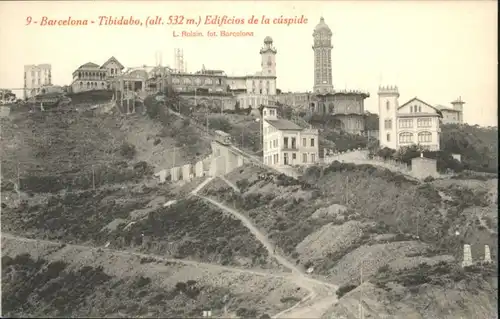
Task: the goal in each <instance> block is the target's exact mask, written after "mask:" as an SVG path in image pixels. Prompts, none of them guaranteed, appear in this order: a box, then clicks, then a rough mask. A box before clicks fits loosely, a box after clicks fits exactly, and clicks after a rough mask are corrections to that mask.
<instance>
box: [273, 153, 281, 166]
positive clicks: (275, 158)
mask: <svg viewBox="0 0 500 319" xmlns="http://www.w3.org/2000/svg"><path fill="white" fill-rule="evenodd" d="M279 162H280V158H279V157H278V154H274V164H278V163H279Z"/></svg>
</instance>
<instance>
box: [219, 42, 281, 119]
mask: <svg viewBox="0 0 500 319" xmlns="http://www.w3.org/2000/svg"><path fill="white" fill-rule="evenodd" d="M277 52H278V51H277V50H276V48H274V46H273V39H272V38H271V37H269V36H267V37H266V38H265V39H264V46H263V47H262V48H261V49H260V56H261V63H260V65H261V71H259V72H257V73H255V74H253V75H246V76H228V77H227V83H228V85H229V88H230V90H231V91H235V92H238V91H240V92H241V93H237V96H236V99H237V100H238V102H239V103H240V108H245V109H246V108H248V107H251V108H258V107H259V106H260V105H266V104H268V102H269V101H275V98H274V97H275V96H276V53H277Z"/></svg>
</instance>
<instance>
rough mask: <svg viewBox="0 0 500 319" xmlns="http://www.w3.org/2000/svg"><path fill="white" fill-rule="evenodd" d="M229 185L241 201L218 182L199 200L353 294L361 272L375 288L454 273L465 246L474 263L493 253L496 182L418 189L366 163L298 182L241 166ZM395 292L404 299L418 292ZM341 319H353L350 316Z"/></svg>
mask: <svg viewBox="0 0 500 319" xmlns="http://www.w3.org/2000/svg"><path fill="white" fill-rule="evenodd" d="M227 179H228V180H229V181H230V182H232V183H234V184H235V185H237V186H238V187H239V190H240V192H241V193H236V192H234V191H233V190H232V189H231V188H230V187H229V186H227V185H226V184H225V183H224V182H222V181H217V182H214V183H213V184H211V185H209V187H207V188H205V190H204V191H203V192H204V194H205V195H207V196H209V197H213V198H218V199H219V200H221V201H224V202H226V203H227V204H228V205H232V206H235V207H237V209H239V210H240V211H241V212H244V213H245V214H246V215H247V216H248V217H249V218H250V219H251V220H252V221H253V222H254V223H255V224H256V225H257V226H258V227H259V228H260V229H262V230H264V231H265V232H266V233H267V235H268V237H269V238H270V239H271V240H273V241H274V242H275V244H276V245H278V247H279V248H280V249H281V250H282V251H283V252H284V253H285V254H286V255H287V256H288V258H289V259H290V260H292V261H295V262H296V263H297V264H299V265H301V266H302V267H303V268H309V267H311V266H312V267H314V274H315V276H319V277H322V278H327V279H328V280H330V281H331V282H332V283H336V284H340V285H342V287H341V289H347V288H345V287H349V286H350V285H354V286H353V287H352V288H350V289H354V288H356V286H357V285H358V284H359V280H360V278H359V277H360V271H361V269H363V278H364V280H365V281H367V282H368V281H369V282H376V280H377V278H379V276H380V273H381V272H384V271H385V272H386V273H389V274H390V273H392V272H394V271H402V272H403V275H404V276H417V274H418V269H419V267H421V266H419V265H422V264H428V265H430V266H432V265H440V264H443V265H446V267H447V269H449V270H448V272H457V271H458V273H460V272H459V269H460V262H461V260H462V246H463V244H464V243H469V244H471V245H472V254H473V258H474V260H481V258H483V257H484V245H485V244H487V245H489V246H490V248H491V254H492V259H493V260H496V256H497V254H498V245H497V236H498V233H497V228H496V225H497V223H498V217H497V213H496V212H497V207H498V205H497V201H496V196H497V180H487V181H470V183H469V181H464V180H457V181H455V180H446V181H441V180H437V181H435V182H433V183H430V184H429V183H418V182H414V181H410V180H406V178H404V177H403V176H400V175H396V174H394V173H392V172H389V171H387V170H383V169H379V168H375V167H371V166H368V165H364V166H355V165H350V164H341V163H338V162H336V163H333V164H332V165H330V166H327V167H324V168H321V167H311V168H309V169H308V170H307V171H306V173H305V176H304V178H303V179H302V180H301V181H297V180H293V179H290V178H288V177H285V176H276V175H272V174H268V173H265V172H263V171H259V170H258V169H256V168H254V167H245V168H242V169H241V170H239V171H237V172H233V173H231V174H229V175H228V176H227ZM374 199H376V200H374ZM456 231H458V232H459V235H458V236H457V235H456ZM480 273H481V274H483V275H484V276H485V278H491V276H492V272H491V271H487V270H481V271H480ZM467 278H468V277H467V276H465V275H461V277H457V279H456V280H455V283H447V285H448V286H446V288H445V286H444V284H440V283H439V282H438V283H434V282H433V284H435V285H436V287H435V288H433V289H437V290H439V291H443V290H444V289H446V293H448V291H454V290H456V291H460V289H463V288H461V287H463V286H464V285H465V287H468V284H466V280H467ZM485 280H486V279H485ZM389 281H390V279H389ZM426 284H427V283H426V282H417V283H414V284H412V285H411V286H412V287H413V286H417V287H420V286H422V285H424V286H425V285H426ZM485 285H486V283H485ZM422 287H423V286H422ZM481 287H483V288H484V289H485V290H484V292H485V294H487V295H488V296H490V297H491V298H490V299H488V300H489V301H488V302H487V303H484V307H486V310H487V311H490V313H491V310H492V309H495V308H494V307H496V301H495V300H496V299H493V297H492V296H491V290H489V289H490V288H485V287H486V286H481ZM401 289H403V290H402V293H404V294H407V295H408V296H413V295H415V294H417V291H418V290H415V289H416V288H411V289H410V288H409V287H403V288H401ZM469 293H471V294H472V293H473V292H472V290H470V291H469ZM376 296H377V297H376V298H375V297H374V299H375V301H374V302H375V303H376V304H379V303H381V304H384V303H385V302H388V300H390V298H389V297H388V296H385V295H383V294H382V295H380V294H377V295H376ZM412 298H413V297H412ZM342 300H343V298H341V299H340V304H342ZM346 300H347V299H346ZM358 300H359V299H358ZM402 302H403V303H404V301H402ZM417 306H418V307H421V306H423V305H422V304H418V305H417ZM418 307H417V310H415V311H416V312H418V311H419V310H418V309H420V308H418ZM433 307H435V308H436V309H434V310H433V311H436V313H439V312H440V311H444V310H445V306H442V305H433ZM469 310H470V311H472V310H473V308H469ZM486 310H485V311H486ZM391 311H393V312H395V313H396V315H395V317H394V318H403V317H404V315H403V313H400V312H398V310H397V309H392V308H391ZM457 313H458V312H457ZM457 313H454V314H457ZM421 315H423V316H424V317H423V318H432V317H425V314H423V313H421ZM347 318H353V319H354V318H357V314H356V315H353V314H351V315H350V316H348V317H347ZM450 318H451V317H450ZM478 318H479V317H478ZM481 318H485V319H486V318H489V317H481Z"/></svg>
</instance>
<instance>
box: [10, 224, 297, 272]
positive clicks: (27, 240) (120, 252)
mask: <svg viewBox="0 0 500 319" xmlns="http://www.w3.org/2000/svg"><path fill="white" fill-rule="evenodd" d="M4 238H5V239H11V240H15V241H19V242H24V243H43V244H47V245H54V246H57V245H59V246H60V245H66V246H67V247H72V248H76V249H80V250H91V251H98V250H101V251H103V252H108V253H112V254H114V255H117V256H129V257H130V256H135V257H139V258H153V259H155V260H158V261H162V262H171V263H178V264H183V265H189V266H195V267H200V268H208V269H215V270H226V271H231V272H238V273H247V274H253V275H257V276H267V277H276V278H287V277H288V276H289V274H287V273H279V272H277V273H271V272H267V271H259V270H251V269H244V268H237V267H228V266H221V265H214V264H209V263H204V262H198V261H192V260H185V259H173V258H165V257H162V256H159V255H153V254H143V253H138V252H133V251H125V250H116V249H111V248H103V247H93V246H86V245H74V244H66V243H63V242H58V241H53V240H43V239H32V238H26V237H21V236H16V235H12V234H9V233H5V232H2V240H3V239H4Z"/></svg>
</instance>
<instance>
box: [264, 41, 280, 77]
mask: <svg viewBox="0 0 500 319" xmlns="http://www.w3.org/2000/svg"><path fill="white" fill-rule="evenodd" d="M277 52H278V51H276V49H275V48H274V46H273V39H272V38H271V37H270V36H267V37H266V38H265V39H264V47H263V48H262V49H260V56H261V61H262V62H261V67H262V75H266V76H276V53H277Z"/></svg>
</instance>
